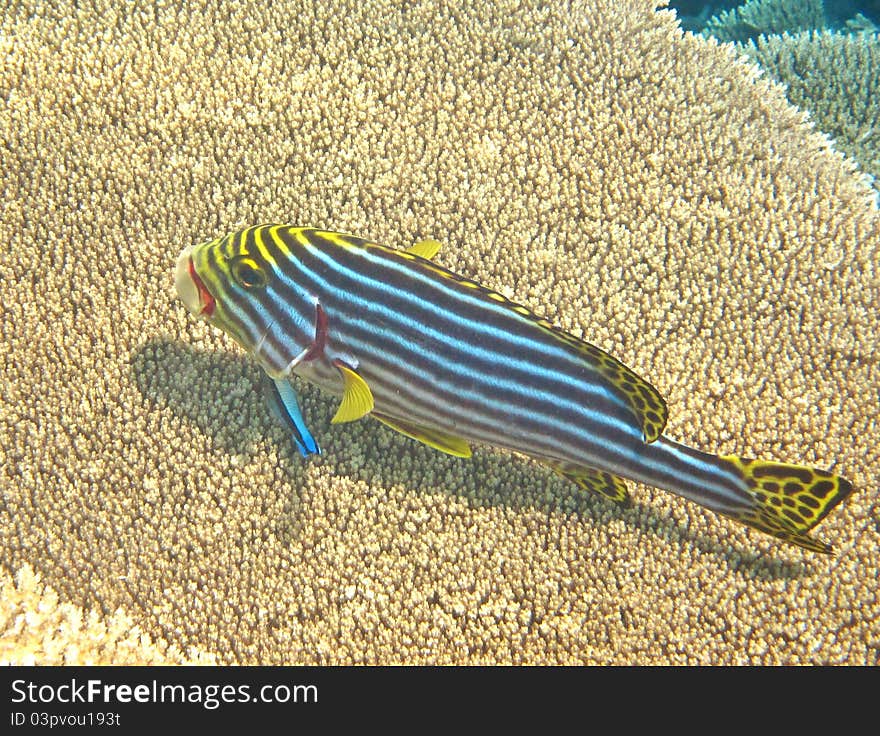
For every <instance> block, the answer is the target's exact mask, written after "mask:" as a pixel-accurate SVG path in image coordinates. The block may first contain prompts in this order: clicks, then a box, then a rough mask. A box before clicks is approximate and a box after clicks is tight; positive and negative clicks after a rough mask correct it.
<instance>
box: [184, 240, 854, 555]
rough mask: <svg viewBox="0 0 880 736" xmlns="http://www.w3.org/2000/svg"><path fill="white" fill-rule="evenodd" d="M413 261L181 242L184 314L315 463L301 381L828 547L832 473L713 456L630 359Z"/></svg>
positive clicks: (835, 496) (440, 429)
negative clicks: (220, 342)
mask: <svg viewBox="0 0 880 736" xmlns="http://www.w3.org/2000/svg"><path fill="white" fill-rule="evenodd" d="M439 247H440V246H439V244H438V243H437V242H436V241H422V242H419V243H417V244H416V245H414V246H412V247H411V248H409V249H408V250H405V251H401V250H395V249H393V248H388V247H386V246H383V245H379V244H378V243H373V242H370V241H367V240H363V239H361V238H357V237H353V236H351V235H345V234H342V233H337V232H329V231H323V230H316V229H313V228H305V227H292V226H287V225H262V226H259V227H251V228H247V229H245V230H241V231H239V232H236V233H231V234H229V235H226V236H225V237H221V238H218V239H217V240H212V241H210V242H206V243H202V244H200V245H196V246H191V247H188V248H186V249H185V250H184V251H183V253H182V254H181V255H180V258H179V260H178V264H177V272H176V279H175V281H176V286H177V291H178V294H179V296H180V298H181V300H182V301H183V303H184V304H185V305H186V307H187V309H188V310H189V311H190V312H191V313H192V314H194V315H197V316H199V317H201V318H203V319H206V320H207V321H208V322H210V323H211V324H213V325H215V326H217V327H219V328H220V329H222V330H223V331H224V332H226V333H228V334H229V335H230V336H232V338H233V339H234V340H235V341H236V342H238V343H239V345H241V346H242V347H243V348H244V349H245V350H247V351H248V352H249V353H251V354H252V355H253V356H254V357H255V359H256V360H257V362H258V363H259V364H260V365H261V366H262V367H263V368H264V369H265V371H266V372H267V373H268V374H269V376H271V377H272V378H273V379H274V380H275V381H276V385H277V387H278V390H279V395H280V396H281V398H282V399H283V400H284V404H285V406H286V407H287V408H288V413H289V414H290V415H291V419H292V420H293V424H294V429H295V438H296V439H297V446H298V447H299V449H300V452H302V453H303V455H307V454H310V453H312V452H317V451H318V450H317V444H316V443H315V442H314V439H313V438H312V437H311V435H310V434H309V432H308V429H307V428H306V427H305V423H304V422H303V421H302V418H301V415H300V414H299V409H298V408H297V407H296V398H295V395H294V394H293V391H292V388H291V387H290V385H289V382H288V379H289V378H290V377H291V375H292V374H293V373H296V374H297V375H300V376H302V377H304V378H306V379H307V380H309V381H312V382H313V383H315V384H317V385H318V386H320V387H321V388H322V389H325V390H327V391H329V392H331V393H333V394H335V395H337V396H341V397H342V400H341V402H340V404H339V408H338V410H337V412H336V415H335V416H334V417H333V420H332V421H333V422H350V421H353V420H356V419H359V418H361V417H363V416H365V415H368V414H369V415H370V416H372V417H374V418H376V419H378V420H379V421H380V422H383V423H384V424H386V425H388V426H389V427H391V428H392V429H395V430H397V431H398V432H401V433H402V434H404V435H406V436H407V437H411V438H414V439H416V440H419V441H421V442H424V443H425V444H427V445H430V446H431V447H434V448H436V449H438V450H442V451H443V452H447V453H449V454H451V455H457V456H459V457H469V456H470V454H471V443H479V444H488V445H496V446H498V447H504V448H507V449H509V450H514V451H516V452H520V453H524V454H526V455H529V456H531V457H533V458H535V459H536V460H538V461H540V462H542V463H544V464H545V465H547V466H549V467H550V468H552V469H553V470H554V471H556V472H557V473H559V474H560V475H562V476H564V477H565V478H568V479H569V480H571V481H573V482H574V483H576V484H577V485H578V486H580V487H581V488H583V489H585V490H588V491H592V492H595V493H599V494H601V495H602V496H605V497H607V498H609V499H611V500H613V501H617V502H625V501H627V500H628V494H627V490H626V485H625V482H624V479H625V478H628V479H630V480H634V481H638V482H641V483H646V484H648V485H651V486H655V487H657V488H662V489H664V490H667V491H671V492H672V493H676V494H678V495H680V496H683V497H684V498H686V499H689V500H691V501H694V502H696V503H698V504H700V505H701V506H705V507H706V508H709V509H711V510H713V511H715V512H717V513H720V514H723V515H725V516H728V517H730V518H732V519H735V520H737V521H739V522H742V523H743V524H747V525H749V526H752V527H754V528H756V529H760V530H761V531H762V532H766V533H768V534H772V535H773V536H775V537H778V538H779V539H782V540H784V541H786V542H791V543H793V544H797V545H800V546H801V547H805V548H806V549H810V550H813V551H816V552H830V551H831V547H830V546H829V545H827V544H825V543H824V542H821V541H819V540H816V539H814V538H812V537H810V536H809V534H808V533H809V531H810V530H811V529H812V528H813V527H814V526H816V524H818V523H819V522H820V521H821V520H822V519H823V518H824V517H825V516H826V514H828V512H829V511H830V510H831V509H832V508H833V507H834V506H836V505H837V504H838V503H839V502H840V501H841V500H842V499H843V498H845V497H846V496H847V494H849V493H850V491H851V490H852V486H851V484H850V483H849V481H847V480H846V479H844V478H842V477H840V476H839V475H836V474H834V473H832V472H829V471H826V470H816V469H813V468H808V467H804V466H801V465H791V464H787V463H777V462H772V461H766V460H749V459H746V458H741V457H736V456H717V455H710V454H707V453H704V452H700V451H699V450H695V449H693V448H690V447H687V446H685V445H682V444H679V443H677V442H674V441H673V440H671V439H669V438H667V437H664V436H663V434H662V432H663V429H664V427H665V425H666V416H667V414H666V404H665V402H664V401H663V398H662V397H661V396H660V395H659V394H658V392H657V391H656V390H655V389H654V387H653V386H651V385H650V384H649V383H647V382H646V381H644V380H643V379H642V378H640V377H639V376H637V375H636V374H635V373H634V372H633V371H632V370H630V369H629V368H627V367H626V366H625V365H623V363H621V362H620V361H618V360H616V359H615V358H613V357H611V356H610V355H608V354H606V353H605V352H603V351H602V350H600V349H599V348H597V347H594V346H593V345H590V344H588V343H585V342H582V341H581V340H578V339H577V338H575V337H573V336H572V335H569V334H567V333H565V332H563V331H561V330H559V329H557V328H555V327H554V326H553V325H552V324H550V323H549V322H548V321H547V320H545V319H542V318H540V317H538V316H536V315H535V314H533V313H532V312H531V311H529V310H528V309H526V308H525V307H523V306H521V305H519V304H516V303H514V302H511V301H509V300H508V299H506V298H505V297H504V296H502V295H501V294H499V293H497V292H495V291H492V290H490V289H487V288H485V287H483V286H480V285H479V284H477V283H476V282H474V281H471V280H469V279H467V278H464V277H462V276H459V275H458V274H455V273H453V272H452V271H449V270H448V269H446V268H443V267H442V266H440V265H437V264H436V263H434V262H433V261H432V260H431V259H432V258H433V257H434V255H435V254H436V252H437V251H438V249H439Z"/></svg>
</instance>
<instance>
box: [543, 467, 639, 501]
mask: <svg viewBox="0 0 880 736" xmlns="http://www.w3.org/2000/svg"><path fill="white" fill-rule="evenodd" d="M538 460H540V461H541V462H542V463H544V465H546V466H547V467H549V468H551V469H552V470H553V472H555V473H557V474H558V475H561V476H562V477H563V478H565V479H566V480H570V481H571V482H572V483H574V484H576V485H577V486H578V487H580V488H583V489H584V490H585V491H590V492H591V493H598V494H599V495H600V496H604V497H605V498H607V499H608V500H609V501H614V502H615V503H619V504H623V505H625V506H629V505H630V503H631V501H630V498H629V493H628V492H627V490H626V483H625V482H624V481H623V480H622V479H621V478H618V477H617V476H616V475H612V474H611V473H608V472H606V471H604V470H596V469H595V468H588V467H586V466H585V465H574V464H572V463H565V462H560V461H557V460H548V459H546V458H538Z"/></svg>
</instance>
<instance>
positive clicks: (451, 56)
mask: <svg viewBox="0 0 880 736" xmlns="http://www.w3.org/2000/svg"><path fill="white" fill-rule="evenodd" d="M88 5H90V4H89V3H83V2H80V3H78V4H77V7H74V6H73V4H69V3H65V2H60V0H58V1H56V2H54V3H48V2H47V3H19V4H13V7H12V8H10V9H9V10H8V11H6V12H4V14H3V15H2V16H0V34H2V36H0V140H2V146H0V188H2V199H0V202H2V217H0V240H2V242H3V243H4V247H3V249H2V252H0V280H2V294H3V299H2V307H0V309H2V320H0V325H2V335H3V350H4V362H3V364H2V375H0V391H2V397H0V398H2V403H0V432H2V443H0V491H2V499H3V501H2V505H0V564H2V566H3V567H4V568H5V569H6V570H7V571H9V572H16V571H19V570H21V569H22V566H23V565H24V564H28V565H30V566H31V567H32V568H33V570H35V571H36V572H37V573H38V574H39V575H40V577H41V580H42V581H43V584H45V585H46V586H48V587H49V588H51V589H52V590H54V591H56V592H57V595H58V601H59V602H58V605H61V606H64V605H71V606H75V607H77V608H79V609H82V610H83V611H85V612H86V613H84V614H83V616H92V615H93V613H96V614H97V615H100V616H104V617H107V619H108V621H110V619H111V617H112V616H113V615H114V614H113V612H115V611H118V610H120V609H121V611H122V612H124V614H125V615H126V616H128V617H129V618H130V619H131V620H132V621H133V622H134V624H135V625H136V626H137V627H138V629H139V631H141V632H143V633H144V634H145V635H148V636H149V637H150V638H151V639H152V640H153V641H161V642H166V643H167V644H168V646H169V647H170V648H169V649H168V650H167V651H168V652H172V651H173V652H178V653H179V658H180V659H182V658H183V657H184V654H183V653H191V652H204V653H206V655H209V654H213V655H216V657H217V660H218V661H220V662H239V663H346V662H363V663H379V662H413V663H451V662H458V663H480V662H511V663H519V662H533V663H562V662H567V663H609V662H615V663H675V662H705V663H745V662H754V663H757V662H763V663H808V662H827V663H877V661H878V654H877V653H878V646H880V623H878V613H880V603H878V600H877V597H878V592H877V591H878V587H877V584H876V581H877V579H878V574H880V570H878V560H880V553H878V521H877V509H876V503H877V478H878V452H880V451H878V447H880V443H878V442H877V396H878V391H880V375H878V363H877V357H876V349H875V346H876V336H877V331H878V305H880V284H878V274H877V270H876V269H877V266H876V264H877V253H878V252H880V233H878V227H880V217H878V212H877V209H876V206H875V205H874V204H873V200H872V197H871V189H870V188H869V187H868V186H867V185H865V184H864V182H862V181H861V180H860V179H859V178H858V177H856V176H855V175H854V174H853V167H852V165H851V164H850V163H848V162H846V161H845V160H844V159H843V158H842V156H841V154H839V153H836V152H834V151H831V150H829V147H828V144H827V142H826V141H825V139H824V138H823V137H822V136H820V135H818V134H816V133H814V132H811V130H810V129H809V126H808V125H807V123H806V120H805V118H804V116H803V114H801V113H799V112H797V111H796V110H794V109H793V108H790V107H789V106H788V105H787V103H786V102H785V100H784V96H783V94H782V91H781V89H780V88H777V87H775V86H772V85H771V83H770V82H769V81H766V80H765V79H762V78H758V75H757V72H756V71H755V70H754V68H753V67H752V66H750V65H749V64H747V63H746V62H744V61H737V60H736V57H735V55H734V54H735V52H734V51H733V49H732V48H730V47H721V46H718V45H717V44H716V43H715V42H713V41H706V40H704V39H699V38H695V37H692V36H687V37H685V36H683V35H682V34H681V32H680V31H679V30H678V28H677V25H676V23H675V21H674V18H673V17H672V15H671V14H669V13H666V12H661V13H656V12H655V10H654V5H653V2H652V1H651V0H613V1H612V0H586V2H583V3H575V4H573V5H572V6H571V7H569V6H567V5H565V4H564V3H555V2H554V3H543V4H540V3H534V4H533V3H531V2H525V3H521V2H493V1H492V0H484V1H483V2H480V3H474V4H468V5H469V6H471V5H472V7H471V8H470V9H469V10H468V11H467V12H466V11H465V10H463V9H460V8H459V5H458V4H456V3H451V4H445V3H434V2H425V3H419V4H406V5H405V9H401V7H404V5H403V4H402V3H398V2H391V0H389V1H388V2H381V1H379V2H377V1H376V0H367V2H357V3H350V4H349V5H346V3H345V2H344V0H343V1H338V2H323V1H322V2H315V3H314V4H312V3H309V2H307V1H306V0H301V1H300V2H291V3H287V4H283V3H271V4H270V3H264V4H262V9H260V8H258V7H256V6H254V5H249V6H248V7H247V9H239V6H238V5H236V4H233V3H220V4H218V5H217V6H215V5H214V4H213V3H207V2H205V3H201V4H199V3H192V4H189V9H188V10H185V11H184V10H182V9H180V8H179V7H178V6H177V5H176V4H175V3H170V2H169V3H157V4H155V5H154V4H153V3H152V2H149V3H148V2H141V3H137V4H125V5H124V6H123V5H120V4H117V3H110V2H109V1H108V2H106V6H107V7H106V8H103V9H90V8H88V7H86V6H88ZM264 221H289V222H295V223H301V224H313V225H318V226H324V227H330V228H335V229H342V230H348V231H352V232H356V233H359V234H363V235H368V236H370V237H372V238H375V239H378V240H380V241H383V242H387V243H389V244H392V245H397V246H401V247H403V246H408V245H410V244H411V243H412V242H413V241H415V240H417V239H419V238H424V237H435V238H438V239H439V240H441V241H442V242H443V243H444V244H445V245H444V248H443V250H442V251H441V252H440V254H439V255H438V260H439V261H440V262H442V263H443V264H444V265H447V266H450V267H452V268H454V269H455V270H458V271H460V272H462V273H464V274H467V275H469V276H472V277H475V278H478V279H480V280H481V281H483V282H485V283H487V284H489V285H491V286H493V287H496V288H498V289H500V290H502V291H503V292H504V293H506V294H508V295H511V296H513V295H515V296H516V297H517V298H518V299H519V300H521V301H523V302H524V303H526V304H527V305H528V306H530V307H532V308H533V309H535V310H536V311H538V312H540V313H544V314H545V315H547V316H548V317H550V318H551V319H552V320H554V321H556V322H557V323H558V324H560V325H562V326H563V327H565V328H566V329H569V330H570V331H572V332H573V333H574V334H577V335H583V336H585V337H587V338H588V339H589V340H591V341H592V342H594V343H596V344H597V345H599V346H601V347H602V348H605V349H607V350H608V351H610V352H612V353H613V354H615V355H616V356H618V357H620V358H621V359H622V360H624V361H626V362H627V363H629V364H630V365H631V366H633V367H634V368H635V369H636V370H637V371H638V372H639V373H641V374H642V375H644V376H645V377H647V378H648V379H649V380H650V381H651V382H652V383H653V384H654V385H656V386H657V387H658V389H660V390H661V392H662V393H664V394H665V395H666V397H667V399H668V401H669V405H670V409H671V418H670V422H669V426H668V433H669V434H670V436H672V437H674V438H677V439H680V440H683V441H686V442H688V443H690V444H693V445H695V446H698V447H701V448H704V449H708V450H720V451H724V452H740V453H742V454H747V455H750V456H767V457H772V458H778V459H789V460H798V461H803V462H808V463H813V464H816V465H820V466H834V467H836V468H838V469H839V470H840V471H842V472H844V473H845V474H846V475H847V476H848V477H849V478H851V479H852V480H853V482H854V483H855V485H856V486H857V488H858V490H857V492H856V493H854V494H853V496H852V497H851V498H850V499H848V500H847V501H846V502H845V503H844V504H843V505H842V506H841V507H840V508H838V509H837V510H836V511H835V512H834V513H833V514H832V515H831V516H830V517H829V518H828V519H827V520H826V521H825V522H824V523H823V525H822V527H821V528H820V530H819V532H820V534H819V536H822V537H825V538H827V539H828V540H830V541H832V542H833V543H834V544H835V546H836V549H837V552H838V554H837V556H835V557H824V556H816V555H813V554H809V553H805V552H802V551H800V550H798V549H795V548H790V547H783V546H780V545H778V544H776V543H775V542H774V541H773V540H772V539H770V538H767V537H764V536H762V535H760V534H758V533H754V532H751V531H748V530H746V529H744V528H741V527H738V526H736V525H734V524H733V523H731V522H729V521H727V520H725V519H723V518H719V517H717V516H714V515H712V514H710V513H708V512H704V511H703V510H701V509H699V508H697V507H695V506H693V505H690V504H688V503H685V502H684V501H681V500H679V499H678V498H676V497H674V496H671V495H669V494H667V493H664V492H661V491H654V490H652V489H647V488H643V487H638V486H637V487H635V488H634V491H635V494H634V495H635V496H636V504H635V506H634V507H633V508H631V509H623V510H622V509H619V508H616V507H614V506H613V505H611V504H609V503H607V502H604V501H603V500H602V499H598V498H585V497H583V496H581V495H579V494H578V492H577V489H576V488H575V487H574V486H573V485H570V484H567V483H565V482H564V481H562V480H560V479H558V478H556V477H555V476H553V475H552V474H551V473H549V472H548V471H547V470H546V469H545V468H542V467H540V466H538V465H536V464H534V463H532V462H530V461H528V460H525V459H523V458H520V457H514V456H511V455H505V454H501V453H498V452H493V451H490V450H482V451H479V452H477V453H476V455H475V456H474V458H473V459H471V460H460V459H455V458H451V457H448V456H445V455H441V454H439V453H436V452H434V451H431V450H430V449H428V448H425V447H423V446H420V445H417V444H416V443H414V442H412V441H410V440H407V439H405V438H403V437H401V436H400V435H397V434H394V433H393V432H391V431H390V430H388V429H386V428H384V427H382V426H380V425H379V424H378V423H376V422H374V421H370V420H366V421H361V422H357V423H354V424H350V425H344V426H332V427H331V426H330V425H329V419H330V417H331V416H332V414H333V412H334V411H335V408H336V407H335V405H334V402H333V401H332V400H330V399H329V398H327V397H325V396H322V395H320V394H319V393H318V392H317V391H315V390H312V389H310V388H308V387H304V388H303V396H304V410H305V413H306V416H307V419H308V421H309V424H310V426H311V427H312V428H313V430H314V432H315V434H316V436H317V437H318V439H319V441H320V442H321V444H322V445H323V448H324V454H323V455H322V456H321V457H320V458H318V459H316V460H314V461H311V462H303V461H302V460H301V459H300V458H299V456H298V454H297V453H296V450H295V449H294V447H293V445H292V443H291V441H290V439H289V437H287V436H286V433H285V431H284V429H283V428H281V427H280V426H278V425H277V424H276V423H275V421H274V420H273V419H272V417H271V415H270V414H269V412H268V411H267V409H266V408H265V404H264V402H263V400H262V385H263V381H264V379H263V377H262V374H261V372H260V371H259V369H257V368H256V367H255V366H254V365H253V364H252V363H251V362H250V361H249V360H248V359H247V358H246V357H245V356H243V355H242V354H241V353H240V352H238V351H237V350H236V349H235V348H234V346H233V345H232V344H231V343H230V341H229V340H228V339H225V338H224V337H223V336H222V335H221V334H219V333H218V332H217V331H214V330H211V329H210V328H208V327H207V326H206V325H204V324H201V323H197V322H196V321H195V320H193V319H192V318H191V317H190V316H189V315H188V314H187V313H186V312H185V310H184V309H183V307H182V306H181V305H180V304H179V303H178V302H177V300H176V299H175V296H174V293H173V285H172V278H171V271H172V268H173V265H174V261H175V259H176V257H177V254H178V252H179V251H180V249H181V248H182V247H183V246H184V245H186V244H188V243H191V242H194V241H198V240H201V239H204V238H207V237H212V236H215V235H217V234H220V233H223V232H225V231H227V230H230V229H234V228H235V227H238V226H240V225H243V224H251V223H256V222H264ZM24 569H25V570H26V568H24ZM4 590H5V592H4V599H7V598H8V597H9V596H10V595H17V594H15V593H11V592H10V590H11V589H10V588H9V586H6V588H5V589H4ZM50 600H54V599H50ZM4 605H5V606H9V605H10V604H9V602H8V601H7V600H4ZM89 620H91V619H89ZM107 626H108V630H110V631H116V629H115V628H114V624H112V623H108V624H107ZM133 635H134V634H133ZM34 636H37V637H38V638H39V634H38V633H36V634H35V633H34V632H29V631H25V630H23V629H21V628H16V627H12V628H9V627H8V626H7V628H6V633H5V634H4V640H3V641H4V644H3V646H4V647H7V646H12V645H15V644H16V643H18V644H20V646H22V647H28V646H29V644H28V642H31V641H35V639H34ZM114 636H115V634H114ZM10 637H11V638H13V639H14V640H15V641H13V643H12V644H10V643H9V642H8V641H6V640H7V639H8V638H10ZM40 647H42V648H40ZM45 647H46V645H45V644H39V645H35V649H34V651H33V655H34V659H35V660H36V661H56V659H55V656H56V655H50V654H49V653H48V651H47V649H46V648H45ZM119 651H120V658H121V659H124V660H126V661H127V660H128V659H130V655H129V654H128V653H124V652H122V651H121V650H119ZM167 656H174V655H173V654H169V655H167ZM187 656H189V654H188V655H187ZM143 659H144V661H155V655H154V654H153V651H152V649H150V648H149V647H147V646H145V648H144V651H143Z"/></svg>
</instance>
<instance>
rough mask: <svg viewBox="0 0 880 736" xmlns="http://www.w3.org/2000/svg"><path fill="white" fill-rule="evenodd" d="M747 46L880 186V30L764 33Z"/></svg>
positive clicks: (818, 125)
mask: <svg viewBox="0 0 880 736" xmlns="http://www.w3.org/2000/svg"><path fill="white" fill-rule="evenodd" d="M743 50H744V51H745V52H746V53H747V54H748V55H749V56H751V57H752V58H753V59H754V60H755V61H757V62H758V63H759V64H760V65H761V68H763V69H764V70H765V71H767V72H768V73H769V74H770V75H771V76H772V77H773V78H774V79H776V80H778V81H780V82H782V83H784V84H785V85H786V88H787V89H786V94H787V96H788V99H789V100H790V101H791V102H792V103H793V104H795V105H797V106H798V107H800V108H802V109H805V110H809V111H810V115H811V116H812V118H813V119H814V121H815V123H816V126H817V127H818V128H819V129H820V130H821V131H823V132H825V133H827V134H828V135H830V136H831V137H832V138H833V139H834V144H835V146H837V147H838V148H839V149H840V150H841V151H844V152H846V153H847V154H849V155H850V156H852V157H853V158H854V159H855V160H856V161H858V162H859V164H861V166H862V168H863V169H864V170H865V171H866V172H867V173H869V174H871V176H872V177H874V181H875V186H876V187H878V188H880V183H878V179H880V105H878V104H877V100H878V99H880V39H878V36H877V35H876V34H864V35H843V34H839V33H800V34H797V35H794V36H790V35H788V34H783V35H782V36H769V37H766V36H765V37H762V38H760V39H759V40H758V41H757V42H754V41H753V42H750V43H749V44H747V45H745V46H744V47H743Z"/></svg>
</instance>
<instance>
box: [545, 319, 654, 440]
mask: <svg viewBox="0 0 880 736" xmlns="http://www.w3.org/2000/svg"><path fill="white" fill-rule="evenodd" d="M538 325H540V326H541V327H543V328H544V329H545V330H547V331H548V332H550V333H551V334H552V335H553V336H554V337H556V339H558V340H560V341H561V342H564V343H565V344H566V345H568V346H570V347H572V348H574V349H575V350H577V351H578V352H579V353H580V354H581V355H582V356H583V357H584V361H585V362H586V363H587V365H589V367H590V368H591V369H592V370H594V371H596V372H597V373H599V374H600V375H602V376H603V377H604V378H605V379H607V380H608V381H610V382H611V383H612V384H613V385H614V387H615V388H616V389H617V390H618V391H619V393H620V395H621V396H622V397H623V398H624V399H626V402H627V403H628V404H629V408H630V410H631V411H632V413H633V415H634V416H635V417H636V419H638V420H639V422H640V423H641V426H642V432H643V433H644V435H645V442H654V440H656V439H657V438H658V437H659V436H660V435H661V434H663V428H664V427H665V426H666V419H667V417H668V410H667V408H666V402H665V401H664V400H663V397H662V396H661V395H660V392H659V391H657V389H656V388H654V387H653V386H652V385H651V384H650V383H648V382H647V381H646V380H645V379H644V378H642V377H641V376H639V375H638V374H637V373H636V372H635V371H634V370H632V369H631V368H629V367H627V366H625V365H624V364H623V363H621V362H620V361H619V360H618V359H617V358H615V357H613V356H611V355H609V354H608V353H606V352H605V351H604V350H601V349H600V348H597V347H596V346H595V345H591V344H590V343H588V342H584V341H583V340H578V339H577V338H576V337H574V335H569V334H568V333H566V332H562V331H561V330H559V329H557V328H555V327H553V325H551V324H550V323H549V322H548V321H547V320H545V319H538Z"/></svg>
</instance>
